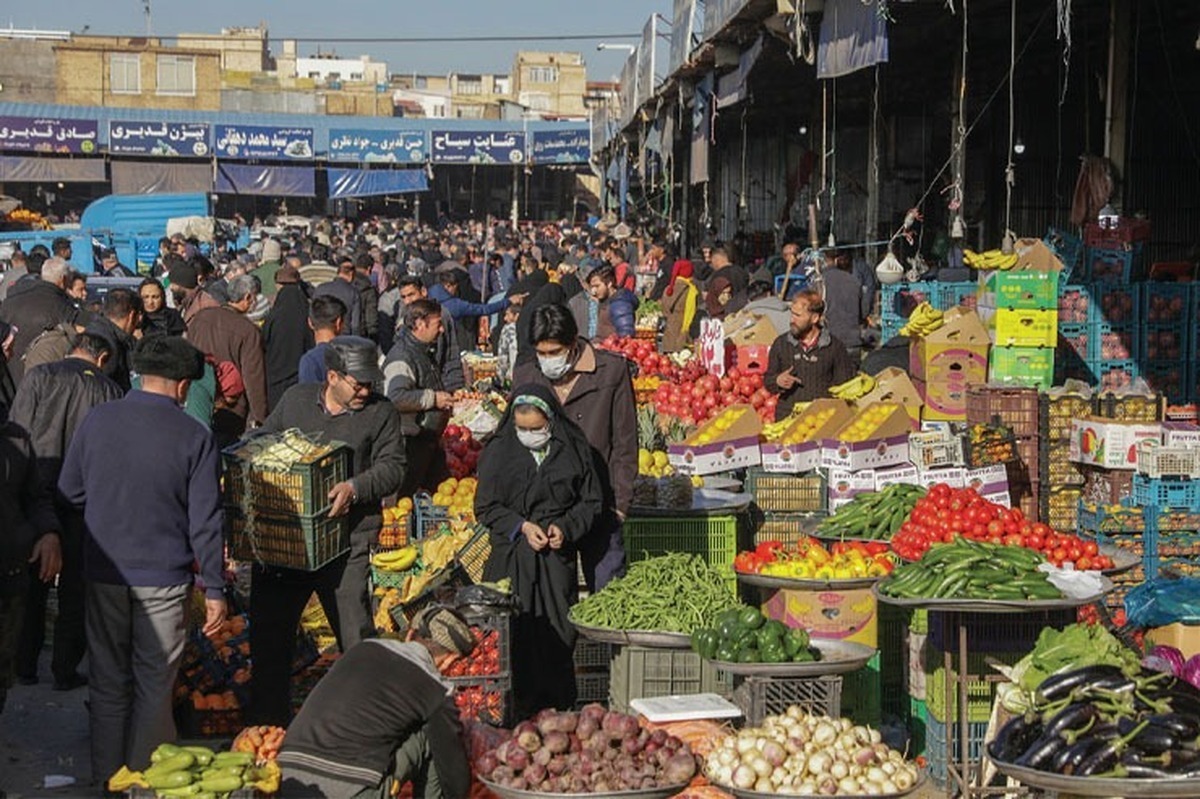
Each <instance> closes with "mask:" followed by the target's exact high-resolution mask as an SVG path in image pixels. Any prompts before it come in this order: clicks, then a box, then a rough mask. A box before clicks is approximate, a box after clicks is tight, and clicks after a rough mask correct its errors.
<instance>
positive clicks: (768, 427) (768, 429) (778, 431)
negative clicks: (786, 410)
mask: <svg viewBox="0 0 1200 799" xmlns="http://www.w3.org/2000/svg"><path fill="white" fill-rule="evenodd" d="M794 421H796V419H795V417H793V416H786V417H784V418H783V419H780V420H779V421H778V422H771V423H770V424H765V425H763V429H762V435H763V438H765V439H766V440H767V441H776V440H778V439H779V438H782V437H783V434H784V433H786V432H787V429H788V428H789V427H791V426H792V422H794Z"/></svg>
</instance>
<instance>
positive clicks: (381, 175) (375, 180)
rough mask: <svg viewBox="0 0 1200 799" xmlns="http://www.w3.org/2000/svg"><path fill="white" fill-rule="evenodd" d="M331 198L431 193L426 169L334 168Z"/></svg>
mask: <svg viewBox="0 0 1200 799" xmlns="http://www.w3.org/2000/svg"><path fill="white" fill-rule="evenodd" d="M327 171H328V174H329V197H330V199H336V198H338V197H371V196H374V195H379V194H410V193H412V192H419V191H428V190H429V178H428V177H427V176H426V175H425V170H424V169H337V168H332V167H331V168H330V169H329V170H327Z"/></svg>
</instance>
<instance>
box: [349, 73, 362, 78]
mask: <svg viewBox="0 0 1200 799" xmlns="http://www.w3.org/2000/svg"><path fill="white" fill-rule="evenodd" d="M362 79H363V74H362V73H361V72H351V73H350V80H362Z"/></svg>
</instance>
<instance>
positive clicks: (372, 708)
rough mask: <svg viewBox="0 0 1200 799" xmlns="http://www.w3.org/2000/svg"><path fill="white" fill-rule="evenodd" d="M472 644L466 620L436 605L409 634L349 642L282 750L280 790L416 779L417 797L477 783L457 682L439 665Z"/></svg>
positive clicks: (352, 795)
mask: <svg viewBox="0 0 1200 799" xmlns="http://www.w3.org/2000/svg"><path fill="white" fill-rule="evenodd" d="M474 648H475V639H474V637H473V636H472V635H471V628H470V626H469V625H468V624H467V621H466V620H465V619H464V618H462V617H461V616H459V615H458V614H457V613H455V612H454V611H452V610H450V609H448V608H444V607H438V606H434V607H431V608H427V609H426V610H424V611H422V612H421V613H419V614H418V615H417V617H416V618H414V619H413V621H412V624H411V626H410V627H409V631H408V634H407V637H406V639H405V641H404V642H401V641H396V640H391V639H383V638H379V639H371V640H368V641H364V642H362V643H361V644H358V645H357V646H355V647H353V648H352V649H350V650H349V651H348V652H347V653H346V654H345V655H343V656H342V657H341V659H340V660H338V662H337V663H335V664H334V666H333V668H332V669H330V670H329V674H327V675H325V677H324V678H323V679H322V680H321V682H320V683H318V684H317V687H316V689H314V690H313V692H312V693H311V694H310V695H309V697H308V700H307V701H305V703H304V706H303V707H302V708H301V709H300V713H299V714H298V715H297V716H296V720H295V721H293V722H292V724H291V726H290V727H288V732H287V740H286V741H285V742H284V745H283V751H281V752H280V753H279V763H280V765H281V766H282V768H283V776H284V783H283V793H284V794H286V795H287V796H294V797H326V798H327V799H367V798H368V797H369V798H370V799H375V797H388V796H392V795H393V793H392V788H393V785H403V784H404V783H406V782H408V781H409V780H411V781H412V783H413V796H414V797H416V799H457V797H463V796H466V795H467V794H468V792H469V790H470V786H471V769H470V763H469V761H468V759H467V753H466V751H465V749H464V747H463V741H462V732H461V728H460V726H459V722H458V710H457V709H456V708H455V706H454V689H453V687H452V686H451V685H450V684H449V683H447V682H446V681H445V680H444V679H442V676H441V671H442V670H443V669H445V668H447V667H448V666H449V665H450V664H451V663H453V662H454V661H455V660H457V659H458V658H460V657H467V656H468V655H470V654H471V651H472V650H473V649H474Z"/></svg>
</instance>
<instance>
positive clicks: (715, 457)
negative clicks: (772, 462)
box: [667, 405, 762, 474]
mask: <svg viewBox="0 0 1200 799" xmlns="http://www.w3.org/2000/svg"><path fill="white" fill-rule="evenodd" d="M761 432H762V420H761V419H760V418H759V416H758V413H757V412H756V411H755V410H754V407H753V406H752V405H730V406H729V407H728V408H726V409H725V410H723V411H721V412H720V413H719V414H717V415H716V416H714V417H713V418H712V419H710V420H709V421H708V422H706V423H705V424H704V425H703V426H702V427H701V428H700V429H699V430H697V431H696V432H695V433H692V435H691V436H689V437H688V438H687V439H686V440H685V441H684V442H683V443H681V444H671V445H670V446H669V447H667V456H668V459H669V460H670V462H671V465H672V466H674V467H675V470H676V471H677V472H679V473H680V474H715V473H717V472H726V471H729V470H731V469H744V468H745V467H747V466H758V465H759V464H760V463H761V462H762V452H761V451H760V449H759V444H758V436H759V433H761Z"/></svg>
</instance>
